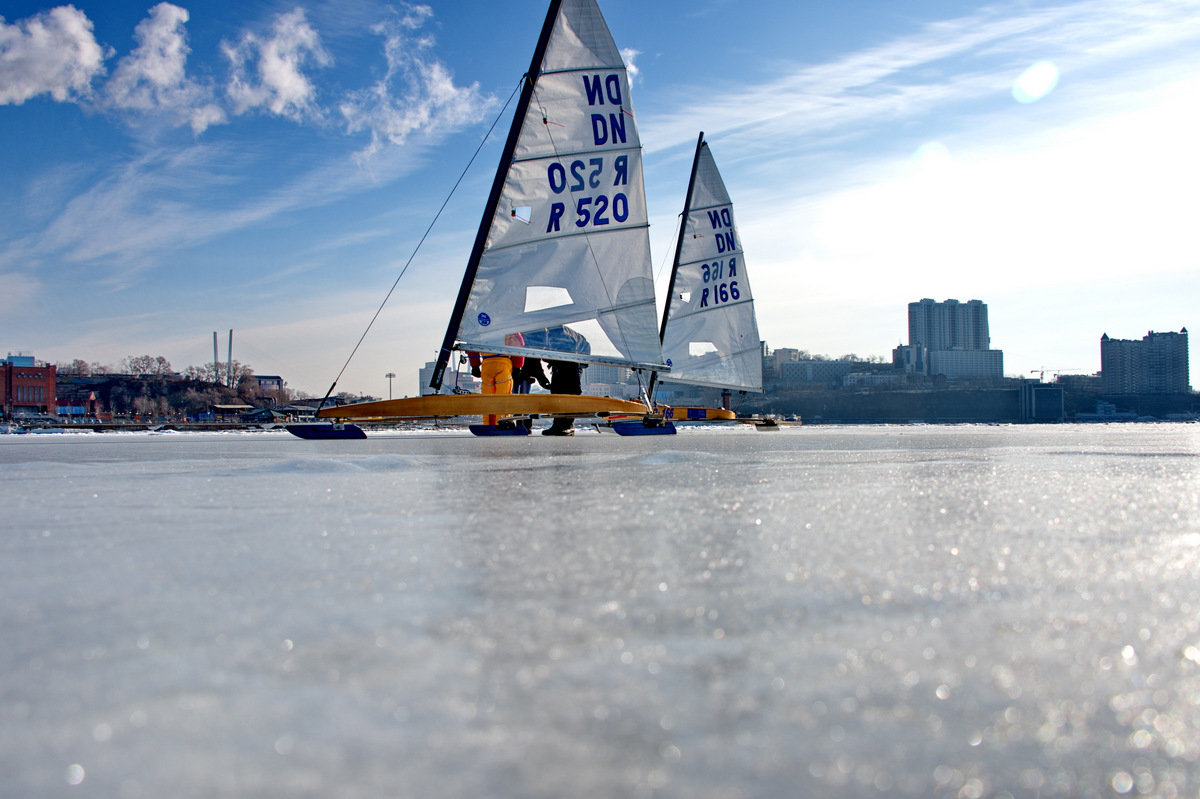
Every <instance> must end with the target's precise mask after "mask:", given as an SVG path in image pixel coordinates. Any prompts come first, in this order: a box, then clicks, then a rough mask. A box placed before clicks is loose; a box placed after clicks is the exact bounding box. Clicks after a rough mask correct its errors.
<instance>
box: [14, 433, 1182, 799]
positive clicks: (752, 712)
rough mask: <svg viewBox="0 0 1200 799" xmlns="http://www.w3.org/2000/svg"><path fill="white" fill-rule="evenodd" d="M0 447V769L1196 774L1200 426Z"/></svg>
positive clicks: (1111, 786)
mask: <svg viewBox="0 0 1200 799" xmlns="http://www.w3.org/2000/svg"><path fill="white" fill-rule="evenodd" d="M0 468H2V469H3V481H2V482H0V500H2V502H3V516H2V517H0V518H3V520H4V522H3V534H2V535H0V643H2V646H0V795H2V796H5V797H8V796H13V797H59V796H63V797H66V796H71V797H82V796H97V797H156V798H157V797H168V796H171V797H251V796H253V797H371V798H372V799H376V798H378V797H485V796H486V797H512V798H513V799H516V798H517V797H522V798H526V797H566V796H588V797H636V796H654V797H681V798H682V797H713V798H716V797H721V798H722V799H723V798H725V797H766V796H772V797H774V796H780V797H782V796H814V797H815V796H820V797H858V796H875V795H880V796H914V797H927V796H955V797H985V796H988V797H990V796H1009V795H1011V796H1014V797H1016V796H1021V797H1023V796H1041V797H1051V796H1071V797H1075V796H1115V795H1153V796H1180V797H1184V796H1190V797H1195V796H1197V795H1198V793H1200V760H1198V758H1200V582H1198V580H1197V574H1200V426H1196V425H1129V426H1117V425H1113V426H1066V425H1064V426H1046V427H1040V426H1037V427H880V428H874V427H858V428H828V427H805V428H793V429H786V430H783V431H780V432H773V433H770V434H763V433H758V432H754V431H753V430H749V429H746V430H742V431H723V432H714V431H706V430H691V431H684V432H683V433H681V434H680V435H678V436H674V437H649V438H618V437H616V436H612V435H611V434H604V435H600V434H587V433H585V432H581V433H580V434H579V435H577V436H576V437H575V438H573V439H545V438H542V437H540V436H534V437H531V438H528V439H517V438H505V439H476V438H472V437H470V436H468V435H466V434H447V433H426V434H396V435H393V436H390V437H380V438H372V439H368V440H366V441H311V442H310V441H301V440H299V439H296V438H293V437H291V436H288V435H287V434H285V433H258V434H240V435H234V434H224V435H222V434H196V435H188V434H167V435H151V434H140V435H79V436H74V435H73V436H67V435H45V436H0Z"/></svg>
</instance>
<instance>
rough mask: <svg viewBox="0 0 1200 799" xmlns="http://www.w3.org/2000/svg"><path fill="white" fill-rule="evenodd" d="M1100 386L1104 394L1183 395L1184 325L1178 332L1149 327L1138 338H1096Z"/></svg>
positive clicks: (1185, 367) (1188, 387)
mask: <svg viewBox="0 0 1200 799" xmlns="http://www.w3.org/2000/svg"><path fill="white" fill-rule="evenodd" d="M1100 385H1101V390H1102V391H1103V392H1104V393H1105V394H1186V393H1187V392H1189V391H1191V384H1190V381H1189V378H1188V340H1187V328H1186V327H1185V328H1183V329H1182V330H1180V331H1179V332H1178V333H1155V332H1154V331H1153V330H1151V331H1150V332H1149V333H1147V334H1146V335H1145V336H1143V337H1142V339H1141V341H1137V340H1133V339H1118V338H1109V337H1108V334H1107V333H1105V334H1104V335H1103V336H1101V337H1100Z"/></svg>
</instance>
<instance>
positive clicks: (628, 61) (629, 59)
mask: <svg viewBox="0 0 1200 799" xmlns="http://www.w3.org/2000/svg"><path fill="white" fill-rule="evenodd" d="M641 54H642V51H641V50H634V49H633V48H632V47H623V48H621V60H622V61H624V62H625V71H626V72H627V73H628V74H629V83H630V85H632V84H634V83H636V82H637V79H638V75H640V74H641V70H639V69H638V65H637V63H636V62H637V57H638V56H640V55H641Z"/></svg>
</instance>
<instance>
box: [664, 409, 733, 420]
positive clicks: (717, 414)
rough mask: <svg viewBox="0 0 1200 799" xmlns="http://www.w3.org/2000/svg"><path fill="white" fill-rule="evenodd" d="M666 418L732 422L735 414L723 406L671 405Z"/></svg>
mask: <svg viewBox="0 0 1200 799" xmlns="http://www.w3.org/2000/svg"><path fill="white" fill-rule="evenodd" d="M669 410H670V412H671V413H670V415H668V416H667V417H666V418H668V419H670V420H671V421H674V422H732V421H734V420H736V419H737V414H736V413H734V412H733V411H727V410H725V409H724V408H697V407H687V406H680V407H672V408H670V409H669Z"/></svg>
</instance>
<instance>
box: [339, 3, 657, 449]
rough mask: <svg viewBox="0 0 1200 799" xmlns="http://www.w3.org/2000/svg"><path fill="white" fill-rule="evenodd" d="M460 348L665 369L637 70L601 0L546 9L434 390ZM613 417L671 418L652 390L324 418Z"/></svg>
mask: <svg viewBox="0 0 1200 799" xmlns="http://www.w3.org/2000/svg"><path fill="white" fill-rule="evenodd" d="M515 334H519V336H518V335H515ZM518 341H519V343H518ZM581 342H582V343H581ZM456 351H458V352H480V353H488V354H496V355H509V356H524V357H525V358H537V359H541V360H545V361H567V362H574V363H580V364H584V365H586V364H608V365H615V366H620V367H626V368H630V369H633V370H636V371H639V372H644V373H646V374H647V376H649V375H650V374H652V373H657V372H664V371H668V370H669V368H670V367H669V366H668V365H667V363H666V362H665V361H664V359H663V356H662V346H661V341H660V338H659V330H658V315H657V311H656V308H655V297H654V281H653V275H652V263H651V259H650V240H649V223H648V219H647V210H646V198H645V189H644V184H643V179H642V152H641V142H640V139H639V137H638V131H637V122H636V119H635V118H634V114H633V108H632V106H631V104H630V93H629V77H628V75H627V73H626V68H625V63H624V61H623V59H622V58H621V53H620V51H619V50H618V49H617V46H616V44H615V43H614V41H613V38H612V35H611V33H610V32H609V30H608V26H607V25H606V23H605V21H604V17H603V16H602V14H601V13H600V9H599V8H598V7H597V5H596V2H595V0H553V2H551V4H550V8H549V10H548V12H547V14H546V20H545V23H544V24H543V26H542V31H541V35H540V37H539V39H538V43H537V47H536V48H535V50H534V54H533V59H532V61H531V64H530V67H529V72H528V73H527V74H526V76H525V80H524V81H523V88H522V92H521V96H520V99H519V101H518V104H517V108H516V112H515V114H514V116H513V121H512V125H511V128H510V129H509V133H508V139H507V141H506V143H505V147H504V152H503V155H502V156H501V159H500V164H499V167H498V169H497V170H496V176H495V180H494V182H493V184H492V188H491V192H490V194H489V196H488V200H487V205H486V206H485V209H484V212H483V216H482V219H481V220H480V224H479V229H478V232H477V234H476V237H475V243H474V246H473V247H472V250H471V255H470V258H469V259H468V262H467V267H466V271H465V273H464V275H463V278H462V284H461V286H460V288H459V292H458V297H457V299H456V301H455V304H454V308H453V311H452V312H451V315H450V320H449V324H448V325H447V328H446V334H445V337H444V339H443V342H442V346H441V348H440V349H439V351H438V356H437V359H436V361H435V365H434V369H433V375H432V379H431V380H430V383H429V387H430V389H432V390H433V391H434V392H437V391H439V390H440V389H441V387H442V383H443V377H444V375H445V372H446V368H447V365H448V364H449V362H450V359H451V357H452V356H453V354H454V353H455V352H456ZM610 414H620V415H622V416H627V417H636V418H638V419H646V418H650V419H654V418H656V417H657V418H658V419H661V417H662V414H663V412H662V411H661V410H655V409H653V408H652V406H651V404H650V402H649V395H648V394H646V395H645V396H644V397H643V401H641V402H637V401H631V400H624V399H616V398H611V397H594V396H588V395H566V394H550V395H546V394H436V393H435V394H431V395H427V396H421V397H409V398H404V399H395V400H384V401H377V402H369V403H355V404H350V405H342V406H338V407H329V408H322V409H321V410H320V411H319V412H318V416H319V417H320V418H323V419H340V420H343V421H358V420H391V419H413V418H439V417H456V416H464V415H467V416H472V415H499V416H507V417H514V418H522V417H526V418H527V417H533V416H569V417H576V418H577V417H588V416H594V417H601V418H606V417H607V416H608V415H610ZM473 432H477V433H481V434H482V433H485V432H491V431H484V430H481V429H479V428H478V426H475V427H473ZM495 432H500V431H499V430H497V431H495Z"/></svg>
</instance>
